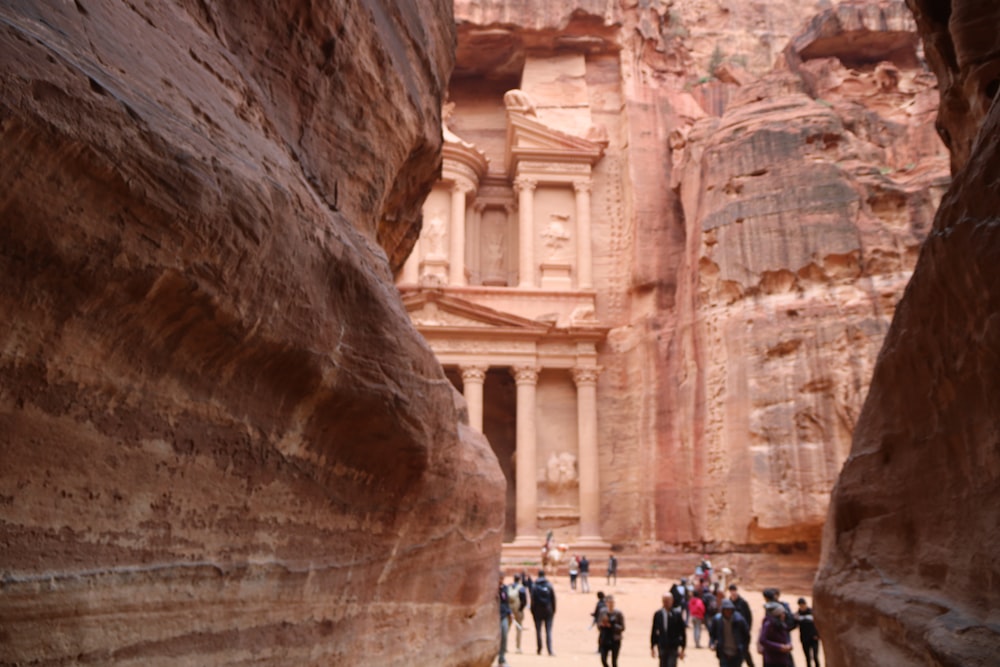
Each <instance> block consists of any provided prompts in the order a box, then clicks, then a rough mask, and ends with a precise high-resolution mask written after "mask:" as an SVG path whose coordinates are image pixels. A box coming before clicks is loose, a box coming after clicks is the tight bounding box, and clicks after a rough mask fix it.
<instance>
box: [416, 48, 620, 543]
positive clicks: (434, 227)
mask: <svg viewBox="0 0 1000 667" xmlns="http://www.w3.org/2000/svg"><path fill="white" fill-rule="evenodd" d="M581 63H582V58H581ZM493 92H494V94H493V95H491V96H488V97H487V96H478V97H477V100H476V102H475V104H474V108H472V109H469V111H470V112H471V113H470V114H469V116H468V119H470V120H472V121H473V122H474V123H476V124H479V128H478V130H479V131H474V132H472V133H471V134H472V135H473V137H474V138H472V139H471V140H470V139H468V138H466V137H460V136H458V135H457V134H456V133H455V132H454V131H453V129H452V128H451V127H450V124H451V122H452V120H453V119H454V118H455V116H456V115H457V113H456V111H455V107H456V106H458V105H459V104H461V102H454V101H453V102H450V103H449V104H448V107H447V108H446V112H445V128H444V135H445V142H446V143H445V147H444V156H443V158H444V159H443V169H442V176H441V179H440V181H439V182H438V183H437V185H436V186H435V187H434V189H433V191H432V192H431V193H430V195H429V196H428V198H427V201H426V203H425V205H424V227H423V231H422V233H421V238H420V240H419V242H418V243H417V246H416V248H415V249H414V251H413V253H412V254H411V256H410V258H409V260H408V261H407V263H406V265H405V267H404V269H403V271H402V275H401V276H400V279H399V280H398V285H399V288H400V291H401V292H402V294H403V299H404V303H405V304H406V306H407V309H408V310H409V312H410V316H411V318H412V320H413V322H414V324H415V325H416V326H417V328H418V329H419V330H420V332H421V333H422V334H423V335H424V337H425V338H426V339H427V340H428V342H429V343H430V345H431V347H432V349H433V350H434V352H435V354H436V355H437V357H438V359H439V360H440V361H441V364H442V365H443V366H444V368H445V371H446V373H447V375H448V376H449V378H450V379H451V380H452V382H453V383H454V384H455V386H456V387H457V388H458V389H460V390H461V391H462V393H463V394H464V396H465V398H466V401H467V403H468V410H469V421H470V424H471V426H472V427H473V428H476V429H478V430H480V431H482V432H483V433H484V434H485V435H486V436H487V438H488V439H489V441H490V443H491V445H492V446H493V449H494V451H495V452H496V454H497V457H498V459H499V460H500V463H501V467H502V468H503V470H504V473H505V475H506V476H507V480H508V494H507V495H508V498H507V500H508V502H507V507H508V513H507V521H506V534H505V540H504V541H505V543H507V544H509V545H511V546H513V547H526V548H532V549H534V548H537V547H538V546H539V545H540V544H541V541H542V539H543V538H542V537H541V536H543V535H545V534H546V533H547V531H548V530H550V529H551V530H553V532H554V533H555V534H556V535H557V537H558V539H559V541H561V542H567V543H571V544H572V545H573V546H575V547H594V548H604V547H607V546H608V545H607V543H606V542H605V541H604V540H603V539H602V537H601V525H600V523H601V522H600V510H601V499H600V488H601V485H600V470H599V467H600V466H599V457H598V452H599V449H600V446H601V443H600V431H599V426H598V424H599V421H600V418H601V417H600V415H601V409H600V399H599V392H598V377H599V375H600V372H601V367H600V365H599V364H598V346H599V345H600V344H601V342H602V341H603V340H604V339H605V337H606V336H607V333H608V329H609V327H608V326H607V325H606V324H605V323H602V322H601V320H600V319H599V318H598V317H597V315H596V312H597V299H598V290H597V289H595V280H594V258H593V251H592V244H593V239H592V235H591V228H592V224H593V221H592V202H591V196H592V191H593V188H594V179H595V177H597V175H596V171H595V166H596V165H598V164H599V163H600V162H601V160H602V158H603V156H604V151H605V148H606V147H607V143H608V142H607V140H606V139H605V138H604V136H603V134H602V132H601V131H600V130H597V129H595V128H594V127H592V126H591V125H589V124H586V126H585V127H584V126H582V125H581V124H579V123H576V124H574V123H572V122H570V123H563V124H561V126H560V125H558V124H556V123H553V122H551V120H550V119H544V118H542V117H541V116H540V114H539V112H538V109H537V108H536V107H535V104H534V102H533V99H532V96H531V95H530V94H529V93H528V92H526V91H525V90H522V89H518V88H511V89H507V90H499V89H497V88H495V89H494V91H493ZM458 96H459V97H461V91H459V93H458ZM546 120H549V122H546ZM570 120H574V119H570ZM577 120H578V119H577ZM466 122H467V123H468V122H469V120H467V121H466Z"/></svg>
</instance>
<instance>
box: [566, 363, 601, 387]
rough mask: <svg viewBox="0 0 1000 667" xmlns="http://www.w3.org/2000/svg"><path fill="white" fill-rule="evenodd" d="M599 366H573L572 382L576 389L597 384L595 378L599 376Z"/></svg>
mask: <svg viewBox="0 0 1000 667" xmlns="http://www.w3.org/2000/svg"><path fill="white" fill-rule="evenodd" d="M601 370H603V369H602V368H601V367H600V366H574V367H573V369H572V372H573V382H575V383H576V386H577V387H586V386H589V387H593V386H595V385H596V384H597V376H598V375H600V373H601Z"/></svg>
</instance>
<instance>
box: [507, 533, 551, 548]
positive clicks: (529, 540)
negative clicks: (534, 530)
mask: <svg viewBox="0 0 1000 667" xmlns="http://www.w3.org/2000/svg"><path fill="white" fill-rule="evenodd" d="M542 544H543V542H542V540H541V538H539V537H537V536H534V535H518V536H517V537H515V538H514V541H513V542H511V543H510V544H509V546H511V547H514V548H515V549H521V548H527V547H531V548H532V549H541V548H542ZM505 546H507V545H505Z"/></svg>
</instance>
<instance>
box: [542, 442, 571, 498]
mask: <svg viewBox="0 0 1000 667" xmlns="http://www.w3.org/2000/svg"><path fill="white" fill-rule="evenodd" d="M577 479H578V475H577V470H576V456H575V455H573V454H571V453H569V452H559V453H558V454H552V455H551V456H549V460H548V462H546V464H545V482H546V484H548V487H549V490H550V491H553V492H557V491H562V490H563V489H567V488H570V487H573V486H576V484H577Z"/></svg>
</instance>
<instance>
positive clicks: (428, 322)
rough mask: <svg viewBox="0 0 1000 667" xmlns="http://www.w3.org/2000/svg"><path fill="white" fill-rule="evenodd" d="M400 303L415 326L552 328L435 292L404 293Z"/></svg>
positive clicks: (531, 330) (510, 329)
mask: <svg viewBox="0 0 1000 667" xmlns="http://www.w3.org/2000/svg"><path fill="white" fill-rule="evenodd" d="M403 304H404V305H405V306H406V310H407V312H408V313H409V314H410V319H411V320H412V321H413V323H414V324H415V325H416V326H417V328H418V329H429V328H435V329H437V328H447V329H456V328H457V329H480V330H492V331H497V332H500V331H503V332H505V333H525V334H531V335H537V334H544V333H547V332H548V331H549V329H551V328H552V325H550V324H547V323H543V322H536V321H534V320H529V319H526V318H524V317H520V316H518V315H514V314H512V313H505V312H501V311H499V310H494V309H492V308H487V307H486V306H481V305H479V304H475V303H472V302H470V301H466V300H465V299H460V298H457V297H454V296H447V295H445V294H442V293H440V292H437V291H421V292H417V293H413V294H408V295H405V296H404V297H403Z"/></svg>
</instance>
